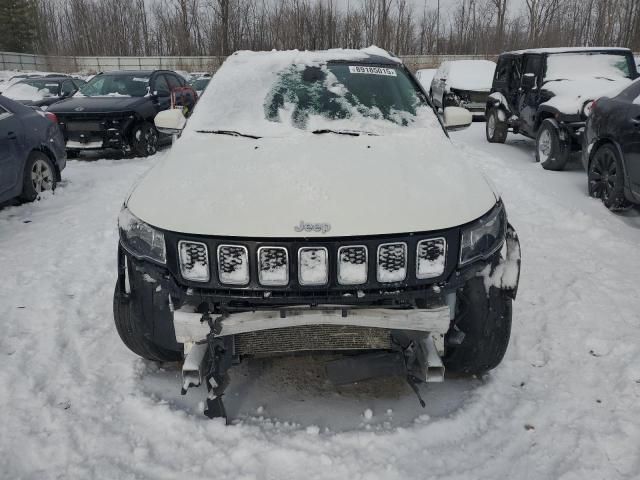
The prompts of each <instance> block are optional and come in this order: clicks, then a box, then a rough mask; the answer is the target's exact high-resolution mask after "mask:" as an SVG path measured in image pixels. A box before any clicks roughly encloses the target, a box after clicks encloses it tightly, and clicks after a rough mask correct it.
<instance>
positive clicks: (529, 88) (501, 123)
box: [485, 48, 638, 170]
mask: <svg viewBox="0 0 640 480" xmlns="http://www.w3.org/2000/svg"><path fill="white" fill-rule="evenodd" d="M637 77H638V72H637V70H636V65H635V62H634V58H633V54H632V52H631V51H630V50H628V49H626V48H544V49H536V50H521V51H516V52H508V53H503V54H502V55H500V58H499V59H498V67H497V68H496V73H495V76H494V79H493V87H492V89H491V95H490V96H489V100H488V101H487V108H486V112H485V114H486V118H487V123H486V133H487V140H488V141H489V142H492V143H504V142H505V140H506V138H507V132H508V131H509V129H511V130H512V131H513V133H521V134H523V135H526V136H528V137H531V138H534V139H535V140H536V160H537V161H539V162H541V164H542V166H543V167H544V168H545V169H547V170H562V169H563V168H564V166H565V164H566V163H567V160H568V159H569V155H570V153H571V152H572V151H578V150H580V147H581V135H582V132H583V130H584V126H585V121H586V119H587V117H588V115H589V112H590V108H591V104H592V103H593V101H594V100H596V99H598V98H600V97H601V96H605V95H607V94H610V93H611V92H612V91H617V90H621V89H622V88H624V87H625V86H627V85H628V84H629V83H630V82H631V81H632V80H633V79H635V78H637Z"/></svg>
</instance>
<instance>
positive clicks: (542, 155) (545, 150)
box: [536, 118, 571, 171]
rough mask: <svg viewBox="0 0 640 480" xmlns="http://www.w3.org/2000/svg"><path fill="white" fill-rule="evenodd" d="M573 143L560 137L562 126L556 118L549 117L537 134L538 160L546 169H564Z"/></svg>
mask: <svg viewBox="0 0 640 480" xmlns="http://www.w3.org/2000/svg"><path fill="white" fill-rule="evenodd" d="M570 152H571V144H570V143H569V142H568V141H567V140H563V139H562V138H561V137H560V127H559V126H558V124H557V123H556V121H555V120H553V119H551V118H547V119H546V120H544V121H543V122H542V125H541V126H540V129H539V130H538V135H537V136H536V160H537V161H538V162H540V164H541V165H542V168H544V169H545V170H555V171H558V170H562V169H564V167H565V165H566V164H567V161H568V160H569V154H570Z"/></svg>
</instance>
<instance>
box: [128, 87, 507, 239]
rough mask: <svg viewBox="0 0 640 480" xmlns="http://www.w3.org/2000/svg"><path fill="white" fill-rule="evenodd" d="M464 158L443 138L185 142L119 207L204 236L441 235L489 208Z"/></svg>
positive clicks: (490, 196) (212, 138)
mask: <svg viewBox="0 0 640 480" xmlns="http://www.w3.org/2000/svg"><path fill="white" fill-rule="evenodd" d="M205 96H206V93H205ZM201 111H203V110H201ZM408 130H411V129H408ZM435 132H437V131H435ZM463 155H464V154H463V152H462V151H460V150H458V149H457V148H456V147H454V146H453V145H452V144H451V142H450V141H449V139H448V138H447V137H446V136H445V135H444V133H442V131H440V132H439V135H435V134H434V135H424V134H421V133H420V132H415V131H411V133H406V134H397V135H390V136H366V135H361V136H358V137H352V136H345V135H335V134H322V135H314V134H311V133H301V134H298V135H292V136H289V137H282V138H262V139H257V140H254V139H250V138H245V137H232V136H227V135H216V134H207V133H196V132H185V133H184V134H183V135H182V137H181V138H180V139H179V140H178V141H177V142H176V143H175V144H174V145H173V147H172V149H171V151H170V152H169V154H168V155H167V156H166V157H165V158H164V159H163V160H162V161H161V162H160V163H159V164H158V165H157V166H155V167H154V168H153V169H152V170H151V171H150V172H149V173H148V174H147V175H146V176H145V177H144V178H143V179H142V180H141V181H140V183H139V184H138V185H137V187H136V188H135V189H134V190H133V192H132V194H131V196H130V197H129V199H128V201H127V205H128V207H129V209H130V210H131V212H132V213H133V214H134V215H136V216H137V217H139V218H140V219H141V220H143V221H145V222H147V223H149V224H151V225H153V226H156V227H159V228H163V229H167V230H171V231H176V232H182V233H193V234H203V235H220V236H240V237H271V238H278V237H280V238H282V237H299V236H309V233H305V232H300V233H297V232H296V231H295V230H294V226H296V225H298V224H299V223H300V222H301V221H304V222H309V223H329V224H330V225H331V230H330V233H329V235H330V236H331V237H338V236H357V235H376V234H389V233H405V232H422V231H432V230H440V229H444V228H449V227H454V226H458V225H461V224H465V223H468V222H470V221H473V220H475V219H477V218H479V217H480V216H482V215H483V214H485V213H486V212H487V211H489V210H490V209H491V208H492V207H493V206H494V205H495V203H496V195H495V194H494V191H493V190H492V188H491V186H490V185H489V184H488V182H487V181H486V180H485V178H484V177H483V176H482V174H480V173H479V172H478V171H477V170H476V169H475V168H474V167H473V166H472V165H469V164H467V163H466V161H464V159H463V158H462V157H463ZM314 235H318V236H320V235H321V234H320V233H315V234H314Z"/></svg>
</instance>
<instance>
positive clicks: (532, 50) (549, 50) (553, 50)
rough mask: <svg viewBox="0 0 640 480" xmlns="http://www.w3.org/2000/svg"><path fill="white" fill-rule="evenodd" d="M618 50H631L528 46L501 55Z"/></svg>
mask: <svg viewBox="0 0 640 480" xmlns="http://www.w3.org/2000/svg"><path fill="white" fill-rule="evenodd" d="M603 51H611V52H620V53H623V52H624V53H628V52H630V51H631V50H629V49H628V48H623V47H553V48H528V49H525V50H514V51H512V52H505V53H504V54H503V55H522V54H524V53H580V52H603Z"/></svg>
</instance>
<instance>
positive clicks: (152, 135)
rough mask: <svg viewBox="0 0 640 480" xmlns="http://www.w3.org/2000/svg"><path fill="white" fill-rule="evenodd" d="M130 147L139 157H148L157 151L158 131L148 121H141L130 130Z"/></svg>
mask: <svg viewBox="0 0 640 480" xmlns="http://www.w3.org/2000/svg"><path fill="white" fill-rule="evenodd" d="M131 148H132V150H133V153H134V154H135V155H137V156H139V157H148V156H149V155H153V154H155V153H156V152H157V151H158V131H157V130H156V127H154V126H153V125H152V124H151V123H149V122H141V123H138V124H137V125H135V126H134V127H133V131H132V132H131Z"/></svg>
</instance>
